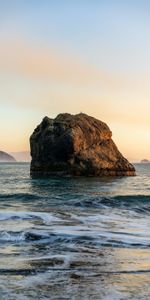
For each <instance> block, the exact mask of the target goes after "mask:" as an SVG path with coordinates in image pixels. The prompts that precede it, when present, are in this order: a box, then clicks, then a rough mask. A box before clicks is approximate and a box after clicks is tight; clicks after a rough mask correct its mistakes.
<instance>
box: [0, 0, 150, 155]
mask: <svg viewBox="0 0 150 300" xmlns="http://www.w3.org/2000/svg"><path fill="white" fill-rule="evenodd" d="M149 53H150V1H149V0H18V1H17V0H10V1H9V0H0V128H1V130H0V142H1V144H0V148H1V150H4V151H9V152H10V151H22V150H28V149H29V142H28V140H29V136H30V134H31V133H32V131H33V129H34V128H35V126H36V125H37V124H38V123H40V122H41V119H42V118H43V117H44V116H45V115H48V116H49V117H54V116H56V115H57V114H58V113H60V112H70V113H79V112H81V111H82V112H85V113H88V114H90V115H92V116H95V117H97V118H99V119H101V120H102V121H105V122H106V123H107V124H108V125H109V127H110V128H111V130H112V132H113V139H114V141H115V142H116V144H117V146H118V147H119V149H120V151H121V152H122V153H123V154H124V155H125V156H127V157H128V158H129V159H131V160H133V159H135V160H136V159H141V158H149V159H150V116H149V114H150V60H149Z"/></svg>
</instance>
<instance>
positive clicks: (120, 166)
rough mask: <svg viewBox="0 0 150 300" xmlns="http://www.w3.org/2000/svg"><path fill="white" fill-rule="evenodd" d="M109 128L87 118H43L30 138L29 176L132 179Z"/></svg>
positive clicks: (127, 163)
mask: <svg viewBox="0 0 150 300" xmlns="http://www.w3.org/2000/svg"><path fill="white" fill-rule="evenodd" d="M111 137H112V132H111V131H110V129H109V127H108V126H107V125H106V124H105V123H103V122H101V121H99V120H97V119H95V118H93V117H90V116H88V115H86V114H83V113H80V114H77V115H70V114H59V115H58V116H57V117H56V118H55V119H49V118H48V117H45V118H44V119H43V121H42V122H41V124H40V125H39V126H38V127H37V128H36V129H35V130H34V132H33V134H32V135H31V138H30V145H31V156H32V161H31V175H38V174H39V175H75V176H133V175H135V169H134V167H133V165H132V164H130V163H129V162H128V161H127V159H125V158H124V157H123V156H122V154H121V153H120V152H119V150H118V149H117V147H116V145H115V144H114V142H113V140H112V139H111Z"/></svg>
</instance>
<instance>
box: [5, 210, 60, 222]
mask: <svg viewBox="0 0 150 300" xmlns="http://www.w3.org/2000/svg"><path fill="white" fill-rule="evenodd" d="M12 218H18V219H33V218H40V219H41V220H42V221H43V222H44V224H50V223H51V222H58V221H60V219H59V218H58V217H56V216H54V215H52V214H50V213H43V212H5V211H3V212H2V211H1V212H0V221H5V220H9V219H12Z"/></svg>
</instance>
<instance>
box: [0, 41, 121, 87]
mask: <svg viewBox="0 0 150 300" xmlns="http://www.w3.org/2000/svg"><path fill="white" fill-rule="evenodd" d="M62 48H63V47H62ZM0 67H1V70H3V71H5V72H14V73H17V74H20V75H23V76H27V77H29V78H32V79H35V80H38V79H46V78H47V79H51V80H54V81H56V82H61V83H69V84H74V85H89V84H90V85H93V84H94V85H98V84H99V85H103V84H104V85H106V84H107V85H110V86H112V87H113V85H114V84H115V85H116V84H117V85H118V80H116V79H115V78H114V77H113V76H112V75H108V74H107V73H106V72H104V71H101V70H99V68H96V67H95V66H93V65H91V64H90V63H87V62H84V61H83V59H81V58H78V57H77V56H76V55H71V54H68V52H65V51H64V49H63V50H62V49H61V47H60V49H55V48H54V47H49V48H44V47H38V46H33V45H32V44H31V43H28V42H25V41H21V40H20V39H14V40H12V41H6V40H2V41H1V48H0Z"/></svg>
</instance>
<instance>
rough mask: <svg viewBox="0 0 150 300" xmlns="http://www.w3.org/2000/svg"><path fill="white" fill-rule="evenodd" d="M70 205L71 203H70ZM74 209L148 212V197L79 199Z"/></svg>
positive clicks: (119, 196) (149, 197)
mask: <svg viewBox="0 0 150 300" xmlns="http://www.w3.org/2000/svg"><path fill="white" fill-rule="evenodd" d="M70 204H71V203H70ZM73 205H74V206H75V207H81V208H84V207H85V208H95V209H96V208H98V209H100V208H107V207H110V208H111V207H112V208H121V209H133V210H135V211H136V212H149V211H150V196H149V195H117V196H114V197H91V198H89V199H81V200H80V201H78V200H77V201H74V203H73Z"/></svg>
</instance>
